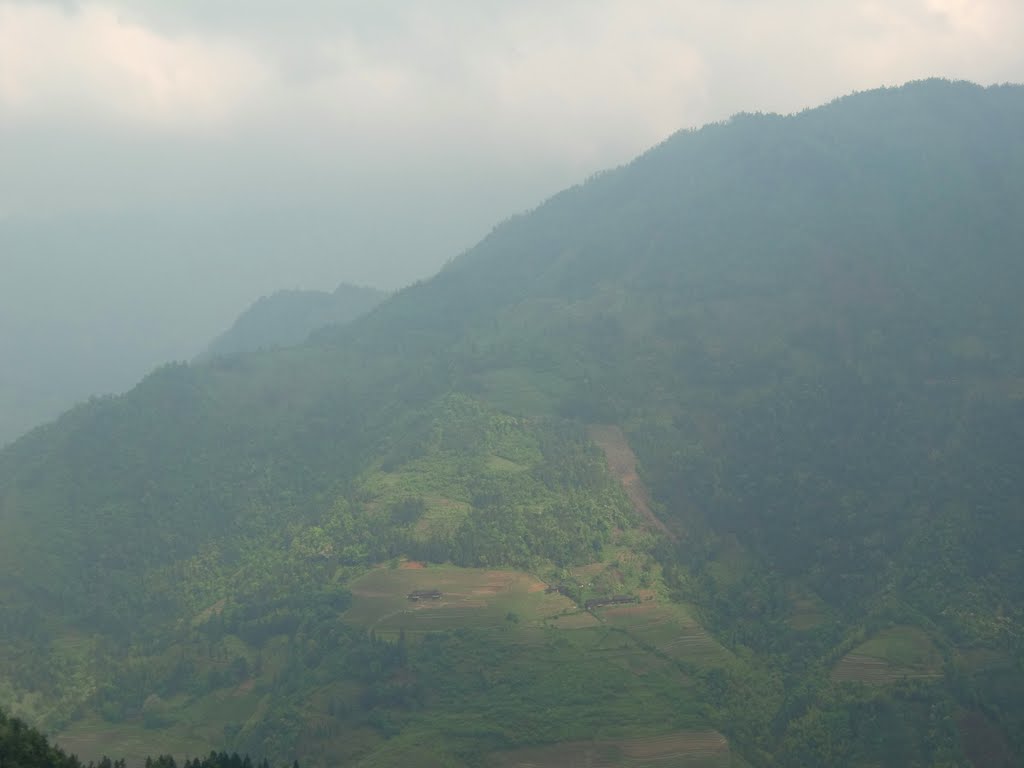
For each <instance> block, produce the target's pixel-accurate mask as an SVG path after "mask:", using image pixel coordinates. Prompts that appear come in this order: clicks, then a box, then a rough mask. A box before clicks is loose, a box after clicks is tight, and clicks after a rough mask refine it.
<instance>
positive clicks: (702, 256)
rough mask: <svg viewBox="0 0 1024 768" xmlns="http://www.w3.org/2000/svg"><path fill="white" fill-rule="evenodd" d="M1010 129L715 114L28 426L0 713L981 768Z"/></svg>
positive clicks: (405, 739)
mask: <svg viewBox="0 0 1024 768" xmlns="http://www.w3.org/2000/svg"><path fill="white" fill-rule="evenodd" d="M1022 132H1024V88H1021V87H1017V86H1004V87H992V88H981V87H978V86H974V85H971V84H967V83H950V82H947V81H924V82H919V83H912V84H909V85H907V86H904V87H902V88H896V89H882V90H877V91H870V92H866V93H861V94H856V95H853V96H849V97H846V98H843V99H839V100H837V101H835V102H833V103H830V104H828V105H825V106H823V107H820V108H817V109H813V110H808V111H805V112H802V113H800V114H797V115H793V116H788V117H782V116H777V115H760V114H758V115H738V116H736V117H734V118H733V119H731V120H729V121H727V122H725V123H722V124H715V125H709V126H707V127H705V128H702V129H700V130H698V131H687V132H682V133H679V134H677V135H675V136H673V137H671V138H670V139H668V140H667V141H665V142H664V143H663V144H661V145H659V146H657V147H655V148H653V149H651V150H650V151H649V152H647V153H646V154H644V155H642V156H641V157H639V158H637V159H636V160H635V161H633V162H632V163H630V164H628V165H626V166H623V167H621V168H618V169H614V170H610V171H607V172H605V173H602V174H599V175H597V176H595V177H594V178H592V179H590V180H588V181H587V182H586V183H584V184H581V185H580V186H578V187H574V188H572V189H569V190H566V191H564V192H562V193H560V194H559V195H556V196H555V197H553V198H552V199H550V200H548V201H547V202H545V203H544V204H542V205H540V206H539V207H538V208H537V209H535V210H534V211H531V212H529V213H527V214H524V215H520V216H517V217H514V218H512V219H509V220H508V221H506V222H504V223H502V224H500V225H498V226H497V227H495V229H494V230H493V232H492V233H491V234H490V235H489V236H488V237H487V238H485V239H484V240H483V241H482V242H481V243H479V244H478V245H477V246H476V247H475V248H473V249H471V250H469V251H468V252H466V253H465V254H463V255H461V256H460V257H458V258H456V259H454V260H453V261H452V262H451V263H450V264H449V265H448V266H447V267H445V269H443V270H442V271H441V272H440V273H439V274H438V275H436V276H435V277H433V278H432V279H430V280H426V281H423V282H421V283H418V284H416V285H414V286H411V287H409V288H407V289H405V290H403V291H401V292H399V293H397V294H396V295H394V296H392V297H390V298H388V299H386V300H385V301H383V302H382V303H381V304H380V305H379V306H377V307H376V309H374V310H373V311H371V312H369V313H368V314H366V315H364V316H362V317H360V318H359V319H357V320H355V321H353V322H351V323H348V324H345V325H338V326H332V327H329V328H324V329H321V330H319V331H317V332H315V333H313V335H312V336H311V337H310V338H309V339H308V340H307V341H306V342H305V343H296V344H294V345H289V346H287V347H280V348H273V349H262V350H254V351H250V352H246V353H239V354H233V355H229V356H223V357H215V358H213V359H210V360H207V361H205V362H200V363H195V364H192V365H184V364H174V365H168V366H165V367H163V368H161V369H159V370H157V371H155V372H154V373H152V374H151V375H150V376H149V377H147V378H146V379H145V380H144V381H142V382H141V383H140V384H139V386H138V387H136V388H135V389H134V390H133V391H132V392H130V393H128V394H126V395H125V396H122V397H108V398H98V399H94V400H93V401H91V402H89V403H87V404H85V405H82V406H80V407H78V408H76V409H75V410H73V411H71V412H70V413H68V414H67V415H65V416H64V417H63V418H62V419H60V420H59V421H57V422H56V423H54V424H51V425H48V426H46V427H43V428H41V429H38V430H36V431H34V432H32V433H30V434H29V435H27V436H26V437H24V438H22V439H21V440H19V441H18V442H16V443H15V444H13V445H12V446H10V447H9V448H7V449H6V450H4V451H3V452H0V532H2V535H0V563H3V566H2V569H0V608H2V610H0V702H3V703H4V705H5V706H7V707H8V708H9V709H10V710H11V711H12V712H14V713H15V714H17V715H19V716H22V717H24V718H26V719H28V720H30V721H31V722H33V723H36V724H39V725H40V726H43V727H45V728H46V729H48V730H49V731H51V732H53V733H55V734H56V738H57V740H58V742H59V743H61V744H64V745H70V746H77V745H79V744H82V745H87V746H89V745H92V746H95V744H96V743H97V741H99V742H101V743H102V744H103V745H104V749H105V751H107V752H110V753H114V752H117V753H118V754H122V753H123V750H121V751H118V750H116V749H115V747H117V746H118V745H119V744H122V743H124V744H127V743H131V742H133V741H138V740H139V739H142V738H146V739H148V742H147V743H149V744H158V745H159V746H157V747H154V748H151V749H150V751H153V752H165V753H174V754H175V755H184V754H186V753H189V754H202V753H205V752H208V751H210V749H215V750H237V751H239V752H249V753H251V754H259V755H267V756H268V758H270V759H272V760H278V761H288V760H290V759H292V758H293V757H295V756H297V757H298V758H299V760H301V761H302V762H303V764H304V765H359V766H366V767H372V766H397V765H408V764H412V763H413V762H415V763H416V764H418V765H428V766H429V765H437V766H478V765H494V766H505V765H520V764H525V763H532V764H550V765H561V764H569V762H570V758H571V759H580V760H582V759H583V757H579V756H581V755H584V756H586V755H589V757H586V759H589V760H598V759H600V760H604V761H605V763H604V764H608V765H621V764H628V765H642V766H645V765H654V764H659V765H667V764H674V763H671V762H666V761H669V760H675V761H676V762H683V763H685V764H687V765H707V766H821V765H834V766H868V765H882V766H969V765H973V766H978V767H979V768H987V767H988V766H1006V765H1015V764H1018V763H1019V762H1020V761H1021V759H1024V696H1022V693H1024V665H1022V663H1024V613H1022V605H1024V601H1022V599H1021V598H1022V596H1024V568H1022V566H1024V562H1022V557H1024V554H1022V553H1024V549H1022V546H1021V543H1022V541H1024V530H1022V518H1021V515H1020V511H1021V506H1022V502H1024V474H1022V472H1021V470H1020V467H1019V463H1020V462H1019V457H1020V456H1022V455H1024V349H1022V347H1021V345H1020V343H1019V342H1020V339H1021V338H1022V336H1024V303H1022V302H1021V301H1020V300H1019V296H1018V294H1019V286H1020V285H1021V284H1024V260H1022V258H1021V248H1020V244H1021V243H1022V242H1024V145H1022V144H1021V142H1020V140H1019V136H1020V135H1022ZM614 600H618V601H619V602H617V603H616V602H612V601H614ZM77 751H79V753H82V750H81V749H78V750H77ZM86 756H87V757H88V758H89V759H93V758H94V756H93V755H86ZM567 756H568V757H567ZM139 757H141V753H140V754H139ZM686 761H689V762H686Z"/></svg>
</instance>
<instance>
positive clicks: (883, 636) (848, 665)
mask: <svg viewBox="0 0 1024 768" xmlns="http://www.w3.org/2000/svg"><path fill="white" fill-rule="evenodd" d="M940 677H942V656H941V654H940V653H939V651H938V649H937V648H936V647H935V645H934V644H933V643H932V641H931V639H930V638H929V637H928V635H927V634H925V633H924V632H923V631H921V630H920V629H918V628H917V627H910V626H899V627H890V628H889V629H884V630H882V631H881V632H878V633H877V634H875V635H874V636H873V637H871V638H870V639H868V640H867V641H866V642H863V643H861V644H860V645H858V646H857V647H856V648H854V649H853V650H852V651H851V652H850V653H848V654H846V656H844V657H843V658H842V659H840V660H839V663H837V664H836V666H835V667H834V668H833V669H832V679H833V680H834V681H836V682H839V683H869V684H874V685H884V684H886V683H893V682H896V681H897V680H902V679H904V678H907V679H918V680H921V679H931V678H940Z"/></svg>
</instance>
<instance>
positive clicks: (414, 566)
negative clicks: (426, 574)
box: [398, 560, 427, 571]
mask: <svg viewBox="0 0 1024 768" xmlns="http://www.w3.org/2000/svg"><path fill="white" fill-rule="evenodd" d="M398 567H399V568H401V569H402V570H403V571H420V570H423V569H424V568H426V567H427V566H426V565H424V564H423V563H421V562H419V561H418V560H404V561H402V563H400V564H399V566H398Z"/></svg>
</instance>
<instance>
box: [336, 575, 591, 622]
mask: <svg viewBox="0 0 1024 768" xmlns="http://www.w3.org/2000/svg"><path fill="white" fill-rule="evenodd" d="M545 587H546V585H545V584H544V582H542V581H540V580H539V579H537V578H535V577H533V576H531V575H529V574H527V573H522V572H520V571H511V570H489V569H483V568H458V567H455V566H433V565H432V566H429V567H426V568H386V567H381V568H375V569H374V570H372V571H370V572H369V573H367V574H365V575H364V576H362V577H360V578H359V579H357V580H356V581H355V582H353V584H352V587H351V589H352V596H353V603H352V607H351V608H349V610H348V611H347V612H346V614H345V617H346V619H348V620H349V621H351V622H354V623H356V624H362V625H363V626H365V627H367V628H368V629H374V630H376V631H377V632H378V633H384V634H389V633H395V634H397V633H398V632H399V631H401V630H405V631H406V632H417V631H419V632H430V631H435V630H442V629H456V628H458V627H466V626H473V627H499V626H507V625H508V624H510V622H509V621H508V617H509V614H514V616H515V618H516V619H518V623H517V626H540V625H542V624H543V623H544V621H545V620H546V619H550V618H551V617H553V616H556V615H560V614H563V613H569V612H572V611H574V610H575V604H574V603H573V602H572V601H571V600H569V599H568V598H566V597H563V596H562V595H559V594H557V593H552V594H547V593H545V591H544V589H545ZM431 589H437V590H440V591H441V598H440V599H439V600H431V599H425V600H420V601H416V602H413V601H410V600H409V599H408V598H407V597H406V595H408V594H409V593H410V592H413V591H415V590H431ZM566 618H570V617H566ZM560 620H561V619H560ZM570 621H571V618H570ZM553 623H554V622H553Z"/></svg>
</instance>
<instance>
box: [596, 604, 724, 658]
mask: <svg viewBox="0 0 1024 768" xmlns="http://www.w3.org/2000/svg"><path fill="white" fill-rule="evenodd" d="M595 613H596V614H597V616H598V617H599V618H601V619H602V620H603V621H604V622H605V623H606V624H608V625H609V626H613V627H617V628H619V629H623V630H625V631H626V632H627V633H629V635H630V636H631V637H634V638H636V639H637V640H639V641H640V642H641V643H643V644H644V645H647V646H649V647H653V648H654V649H656V650H657V651H659V652H660V653H663V654H665V655H666V656H668V657H669V658H672V659H677V660H680V661H686V662H689V663H691V664H697V665H700V666H724V665H726V664H728V663H729V661H730V659H731V658H732V654H730V653H729V651H727V650H726V649H725V648H723V647H722V646H721V645H719V644H718V642H717V641H716V640H715V639H714V638H713V637H711V635H709V634H708V633H707V631H706V630H705V629H704V628H703V627H702V626H701V625H700V624H699V623H698V622H697V620H696V619H694V618H693V615H692V614H691V613H690V611H689V609H687V607H686V606H684V605H676V604H671V603H654V602H651V603H642V604H640V605H621V606H615V607H612V608H599V609H597V610H596V611H595Z"/></svg>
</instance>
